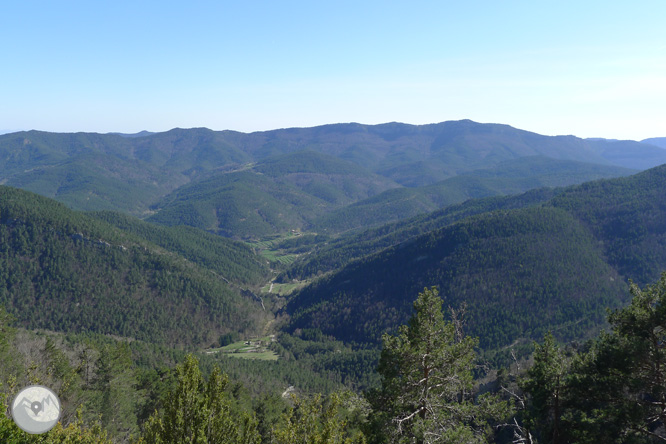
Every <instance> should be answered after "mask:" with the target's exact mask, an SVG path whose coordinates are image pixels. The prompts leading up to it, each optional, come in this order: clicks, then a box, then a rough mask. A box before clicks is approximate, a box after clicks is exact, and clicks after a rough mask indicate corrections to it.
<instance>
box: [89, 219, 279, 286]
mask: <svg viewBox="0 0 666 444" xmlns="http://www.w3.org/2000/svg"><path fill="white" fill-rule="evenodd" d="M88 214H89V215H91V216H93V217H95V218H97V219H101V220H103V221H105V222H107V223H109V224H111V225H113V226H115V227H117V228H119V229H121V230H123V231H124V232H127V233H132V234H134V235H136V236H139V237H141V238H142V239H145V240H147V241H149V242H152V243H154V244H155V245H159V246H160V247H162V248H164V249H165V250H167V251H171V252H173V253H176V254H178V255H180V256H183V257H184V258H186V259H188V260H189V261H192V262H194V263H195V264H197V265H200V266H201V267H203V268H207V269H209V270H212V271H213V272H215V273H217V274H218V275H219V276H220V277H222V278H224V280H226V281H229V282H232V283H234V284H238V285H248V284H249V285H257V284H263V283H264V282H265V281H266V280H268V276H269V274H270V270H269V268H268V266H267V265H266V262H265V260H263V259H262V258H260V257H259V256H258V255H257V254H256V253H255V252H254V251H253V249H252V248H250V247H249V246H247V245H246V244H244V243H242V242H237V241H233V240H231V239H227V238H225V237H222V236H217V235H215V234H211V233H208V232H207V231H203V230H200V229H197V228H194V227H188V226H176V227H165V226H160V225H155V224H151V223H149V222H144V221H142V220H140V219H137V218H134V217H132V216H128V215H125V214H122V213H117V212H112V211H98V212H92V213H88Z"/></svg>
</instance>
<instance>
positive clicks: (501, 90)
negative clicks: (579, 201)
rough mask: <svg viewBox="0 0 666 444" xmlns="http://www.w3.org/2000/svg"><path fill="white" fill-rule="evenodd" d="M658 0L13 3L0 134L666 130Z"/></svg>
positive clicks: (7, 7)
mask: <svg viewBox="0 0 666 444" xmlns="http://www.w3.org/2000/svg"><path fill="white" fill-rule="evenodd" d="M665 19H666V1H663V0H655V1H640V0H638V1H635V2H627V1H604V2H601V1H584V0H579V1H575V2H574V1H557V2H555V1H539V2H537V1H533V0H532V1H495V0H493V1H473V0H469V1H467V2H461V1H411V2H407V1H404V2H394V1H381V2H380V1H361V0H357V1H354V2H348V1H335V2H318V1H313V0H310V1H276V0H272V1H259V0H256V1H253V0H246V1H235V2H228V1H210V2H208V1H206V2H204V1H194V0H193V1H188V2H184V1H183V2H174V1H168V0H166V1H141V0H135V1H131V2H129V1H90V0H88V1H67V0H62V1H57V2H56V1H47V0H45V1H41V2H35V1H29V0H27V1H26V0H22V1H12V2H3V4H2V5H1V6H0V42H1V43H0V48H1V53H0V56H1V57H2V59H1V60H2V64H1V65H0V97H1V102H0V130H23V129H40V130H46V131H60V132H70V131H95V132H112V131H120V132H137V131H140V130H143V129H146V130H149V131H164V130H168V129H170V128H173V127H183V128H188V127H199V126H205V127H208V128H211V129H215V130H222V129H234V130H238V131H244V132H249V131H257V130H267V129H274V128H283V127H292V126H314V125H319V124H325V123H336V122H352V121H353V122H360V123H369V124H372V123H383V122H390V121H399V122H405V123H413V124H423V123H433V122H440V121H445V120H458V119H466V118H469V119H472V120H476V121H479V122H496V123H506V124H509V125H512V126H515V127H518V128H522V129H527V130H530V131H535V132H538V133H542V134H548V135H556V134H574V135H577V136H580V137H608V138H623V139H643V138H647V137H657V136H666V27H665V22H664V20H665Z"/></svg>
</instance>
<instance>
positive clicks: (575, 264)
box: [288, 166, 666, 348]
mask: <svg viewBox="0 0 666 444" xmlns="http://www.w3.org/2000/svg"><path fill="white" fill-rule="evenodd" d="M665 180H666V166H662V167H658V168H654V169H651V170H648V171H645V172H643V173H639V174H637V175H634V176H631V177H626V178H619V179H609V180H600V181H594V182H589V183H585V184H582V185H578V186H572V187H569V188H567V189H564V190H561V191H560V192H556V193H555V195H554V197H552V199H550V200H549V201H547V202H545V203H543V204H541V205H539V206H535V207H532V208H524V209H515V210H508V211H505V210H501V211H492V212H489V213H484V214H479V215H478V216H472V217H469V218H467V219H462V220H459V221H458V222H456V223H454V224H453V225H449V226H445V227H444V228H440V229H437V230H434V231H431V232H429V233H426V234H422V235H421V236H418V237H411V238H409V233H410V231H409V230H410V229H411V230H414V231H412V233H414V232H417V231H418V228H409V225H406V226H405V228H404V229H405V230H407V231H405V232H404V234H400V233H401V229H399V228H394V229H391V228H384V229H385V230H386V233H385V234H384V235H385V236H387V237H386V240H385V241H384V242H387V243H393V242H395V240H397V238H396V237H393V236H400V235H403V236H407V237H408V239H407V240H406V241H404V242H402V243H400V244H397V245H396V244H395V243H394V246H391V247H389V248H387V249H385V250H383V251H380V252H378V253H376V254H374V255H371V256H368V257H365V258H363V257H360V255H361V254H362V252H359V251H354V249H353V248H352V247H351V242H350V243H348V244H346V246H345V247H341V248H340V249H339V250H338V251H337V253H338V254H340V256H344V255H347V257H346V258H345V259H344V260H343V261H342V262H336V257H335V254H336V249H335V248H331V249H329V250H324V251H325V254H328V255H329V256H328V257H326V256H324V259H323V260H322V263H323V267H326V266H332V267H333V266H339V265H340V263H344V261H345V260H347V258H354V257H356V258H358V259H356V260H355V261H352V262H350V263H349V264H348V265H346V266H344V267H343V268H342V269H341V270H340V271H338V272H336V273H333V274H331V275H328V276H325V277H323V278H320V279H319V280H318V281H315V283H313V284H312V285H310V286H308V287H305V288H304V289H303V290H301V291H300V292H299V293H297V294H296V295H295V296H294V297H293V299H291V301H290V302H289V306H288V311H289V312H290V313H291V315H292V324H291V328H319V329H321V330H322V331H323V332H324V333H325V334H333V335H334V336H336V337H338V338H344V339H346V340H356V341H373V340H377V339H378V338H379V336H380V335H381V333H383V332H384V331H386V330H391V329H392V328H394V326H395V325H398V324H400V323H402V322H404V321H405V319H407V318H408V316H409V313H410V304H409V303H410V296H409V295H412V294H414V292H415V291H418V290H420V289H423V287H425V286H430V285H437V286H439V287H440V292H441V294H442V295H444V298H445V301H446V302H447V303H448V304H450V305H451V306H453V307H457V306H459V305H460V304H461V303H463V302H465V303H466V304H467V316H466V318H467V321H468V324H467V325H468V329H469V332H470V333H471V334H472V335H479V336H480V338H481V346H482V348H496V347H503V346H507V345H509V344H511V343H512V342H514V341H516V340H518V339H519V338H521V337H527V338H538V337H540V336H541V335H543V333H544V332H545V331H547V330H553V331H554V332H556V334H557V335H558V336H560V337H562V338H572V337H575V336H576V335H580V334H582V333H583V332H585V331H586V330H587V329H589V328H591V327H592V326H594V325H595V324H596V323H598V322H600V321H601V320H602V319H603V316H604V312H605V309H606V308H608V307H613V306H617V305H618V304H620V303H621V301H622V298H623V295H625V294H626V279H628V278H632V279H634V280H635V281H636V282H637V283H639V284H641V285H642V284H644V283H646V282H652V281H654V280H656V279H657V278H658V276H659V274H660V272H661V271H662V270H664V269H666V254H665V253H664V251H666V250H665V249H664V248H663V246H664V245H666V224H664V222H663V221H664V220H666V214H665V213H664V211H665V209H666V196H665V195H664V193H663V183H664V182H665ZM528 194H529V193H528ZM503 201H504V199H497V200H496V202H503ZM481 202H485V203H486V204H487V205H488V204H489V203H490V202H493V200H486V201H483V200H482V201H481ZM504 202H505V201H504ZM472 203H475V202H474V201H473V202H472ZM534 203H538V199H537V200H535V201H534ZM464 207H465V206H464V205H461V206H460V207H458V209H464ZM445 215H446V212H441V213H439V217H443V219H441V220H440V223H446V222H445V221H446V218H445V217H446V216H445ZM431 220H432V219H431ZM435 220H436V219H435ZM449 220H453V219H449ZM413 224H414V226H415V227H418V222H417V221H414V222H413ZM389 227H391V226H389ZM393 227H395V226H393ZM374 234H375V235H376V236H377V237H376V239H377V243H376V244H373V242H372V240H371V239H372V238H370V239H368V242H369V243H368V244H366V246H368V247H369V248H368V250H369V251H377V249H378V247H379V246H380V245H381V242H383V240H382V237H381V235H380V234H381V230H380V229H378V230H377V231H375V232H374ZM357 240H360V238H357ZM374 245H376V246H377V247H374ZM310 261H312V263H313V265H311V268H308V266H307V265H305V266H303V268H302V271H301V273H302V274H303V275H307V274H310V275H311V274H312V272H313V271H314V270H315V269H316V268H317V265H314V264H316V261H317V258H316V257H315V258H312V259H310ZM306 264H307V263H306ZM295 267H296V266H295ZM323 267H322V268H323ZM294 274H295V275H297V274H298V273H297V272H294Z"/></svg>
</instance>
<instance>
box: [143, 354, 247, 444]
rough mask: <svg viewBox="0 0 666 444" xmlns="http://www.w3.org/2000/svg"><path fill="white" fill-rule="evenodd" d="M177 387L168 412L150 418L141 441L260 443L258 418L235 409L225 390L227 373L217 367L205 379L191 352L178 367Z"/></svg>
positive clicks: (152, 443)
mask: <svg viewBox="0 0 666 444" xmlns="http://www.w3.org/2000/svg"><path fill="white" fill-rule="evenodd" d="M176 371H177V375H178V376H177V380H178V382H177V386H176V388H175V389H174V390H173V391H172V392H170V393H169V395H168V396H167V399H166V400H165V402H164V411H163V412H161V413H159V412H155V413H154V414H153V415H152V416H151V417H150V418H149V419H148V421H147V424H146V426H145V429H144V433H143V436H142V438H141V440H140V441H139V442H140V443H146V444H158V443H193V444H194V443H229V444H236V443H238V444H255V443H257V444H258V443H259V442H260V436H259V433H258V432H257V423H256V420H255V419H254V418H253V417H252V416H251V415H249V414H248V413H247V412H244V411H242V410H240V409H237V408H235V406H234V405H233V403H232V401H231V399H230V398H229V395H228V394H227V393H226V391H225V389H226V387H227V385H228V382H229V381H228V378H227V377H226V375H222V374H221V373H220V370H219V368H217V367H216V368H215V369H214V370H213V373H212V374H211V375H210V378H209V379H208V382H207V383H206V382H205V381H204V378H203V376H202V375H201V370H199V362H198V361H197V359H196V358H195V357H194V356H192V355H188V356H187V357H186V359H185V362H184V363H183V364H182V365H179V366H178V367H177V370H176Z"/></svg>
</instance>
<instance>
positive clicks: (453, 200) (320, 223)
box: [314, 156, 637, 233]
mask: <svg viewBox="0 0 666 444" xmlns="http://www.w3.org/2000/svg"><path fill="white" fill-rule="evenodd" d="M636 172H637V171H636V170H630V169H627V168H621V167H616V166H607V165H598V164H590V163H584V162H577V161H572V160H556V159H550V158H547V157H543V156H529V157H521V158H519V159H515V160H511V161H505V162H501V163H500V164H498V165H497V166H495V167H493V168H487V169H481V170H476V171H470V172H466V173H462V174H460V175H458V176H455V177H451V178H449V179H445V180H443V181H440V182H437V183H435V184H432V185H426V186H422V187H416V188H397V189H391V190H388V191H385V192H383V193H380V194H378V195H376V196H373V197H370V198H368V199H365V200H362V201H359V202H356V203H354V204H351V205H348V206H346V207H344V208H341V209H338V210H335V211H333V212H331V213H330V214H325V215H323V216H321V217H320V218H319V219H317V221H315V223H314V229H315V230H317V231H324V232H333V233H335V232H340V231H345V230H353V229H358V228H367V227H369V226H372V225H381V224H385V223H388V222H392V221H397V220H400V219H405V218H408V217H412V216H416V215H417V214H422V213H426V212H430V211H434V210H436V209H439V208H444V207H447V206H449V205H453V204H457V203H460V202H464V201H466V200H468V199H478V198H482V197H489V196H497V195H509V194H518V193H522V192H524V191H527V190H531V189H535V188H541V187H558V186H566V185H573V184H578V183H582V182H587V181H590V180H596V179H602V178H610V177H620V176H628V175H630V174H633V173H636Z"/></svg>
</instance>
